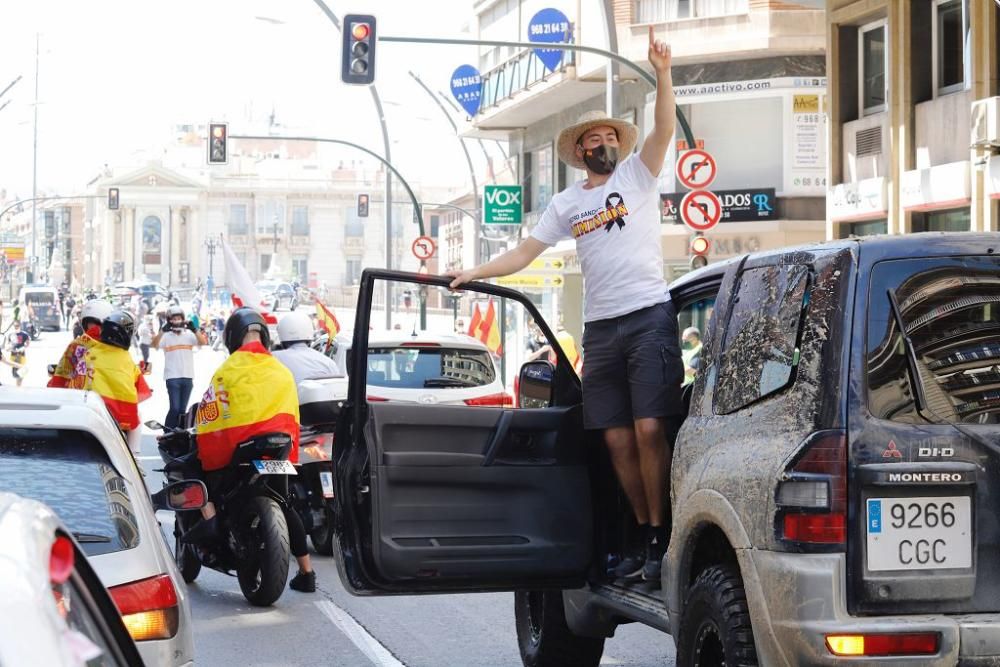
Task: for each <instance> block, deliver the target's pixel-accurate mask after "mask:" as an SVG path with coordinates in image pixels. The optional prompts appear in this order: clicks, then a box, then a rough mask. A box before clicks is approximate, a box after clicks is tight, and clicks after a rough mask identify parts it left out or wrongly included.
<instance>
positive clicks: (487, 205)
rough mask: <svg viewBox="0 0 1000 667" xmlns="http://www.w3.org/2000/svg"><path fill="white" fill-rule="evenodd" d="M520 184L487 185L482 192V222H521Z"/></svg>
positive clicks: (505, 223)
mask: <svg viewBox="0 0 1000 667" xmlns="http://www.w3.org/2000/svg"><path fill="white" fill-rule="evenodd" d="M521 211H522V207H521V186H520V185H487V186H486V187H485V188H484V192H483V223H484V224H493V225H519V224H521Z"/></svg>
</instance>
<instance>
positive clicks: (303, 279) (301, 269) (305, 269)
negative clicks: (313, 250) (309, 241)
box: [292, 255, 309, 285]
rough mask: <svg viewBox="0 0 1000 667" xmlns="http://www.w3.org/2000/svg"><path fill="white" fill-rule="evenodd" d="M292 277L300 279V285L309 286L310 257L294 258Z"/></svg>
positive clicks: (299, 256) (300, 256)
mask: <svg viewBox="0 0 1000 667" xmlns="http://www.w3.org/2000/svg"><path fill="white" fill-rule="evenodd" d="M292 275H293V276H295V277H296V278H297V279H298V281H299V283H300V284H302V285H307V284H308V279H309V255H295V256H294V257H292Z"/></svg>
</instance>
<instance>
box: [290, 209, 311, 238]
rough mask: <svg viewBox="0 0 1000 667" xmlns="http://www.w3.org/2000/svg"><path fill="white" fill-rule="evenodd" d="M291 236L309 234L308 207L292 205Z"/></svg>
mask: <svg viewBox="0 0 1000 667" xmlns="http://www.w3.org/2000/svg"><path fill="white" fill-rule="evenodd" d="M292 236H309V207H308V206H293V207H292Z"/></svg>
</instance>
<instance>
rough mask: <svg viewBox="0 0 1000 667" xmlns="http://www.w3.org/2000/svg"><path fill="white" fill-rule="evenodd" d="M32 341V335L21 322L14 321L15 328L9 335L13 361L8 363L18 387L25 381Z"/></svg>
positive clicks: (8, 344) (8, 343)
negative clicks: (26, 365) (29, 348)
mask: <svg viewBox="0 0 1000 667" xmlns="http://www.w3.org/2000/svg"><path fill="white" fill-rule="evenodd" d="M30 343H31V336H30V335H28V332H27V331H25V330H24V329H22V328H21V323H20V322H14V330H13V331H11V333H10V334H9V335H8V336H7V347H8V349H9V350H10V360H11V362H13V363H10V364H8V365H9V366H10V372H11V375H13V376H14V381H15V382H16V383H17V386H18V387H20V386H21V383H22V382H24V373H25V370H24V366H25V364H27V362H28V345H29V344H30Z"/></svg>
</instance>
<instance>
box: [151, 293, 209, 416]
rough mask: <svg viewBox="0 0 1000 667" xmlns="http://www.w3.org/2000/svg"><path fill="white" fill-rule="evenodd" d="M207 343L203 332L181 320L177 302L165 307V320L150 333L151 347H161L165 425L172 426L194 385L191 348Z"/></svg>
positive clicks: (181, 412) (185, 405) (188, 322)
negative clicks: (166, 406) (166, 407)
mask: <svg viewBox="0 0 1000 667" xmlns="http://www.w3.org/2000/svg"><path fill="white" fill-rule="evenodd" d="M207 344H208V339H207V338H205V334H203V333H202V332H200V331H198V330H197V329H195V327H194V324H193V323H192V322H190V321H188V320H185V318H184V310H183V309H181V307H180V306H171V307H170V308H168V309H167V321H166V322H164V323H163V328H162V329H161V330H160V333H158V334H156V336H154V337H153V347H155V348H157V349H160V350H163V377H164V379H165V380H166V381H167V396H168V397H169V398H170V409H169V410H168V411H167V418H166V419H165V420H164V425H165V426H166V427H167V428H176V427H177V426H178V425H179V424H180V420H181V416H182V415H183V414H184V413H185V412H187V407H188V402H189V401H190V400H191V389H192V387H193V386H194V348H196V347H199V346H201V345H207Z"/></svg>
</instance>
